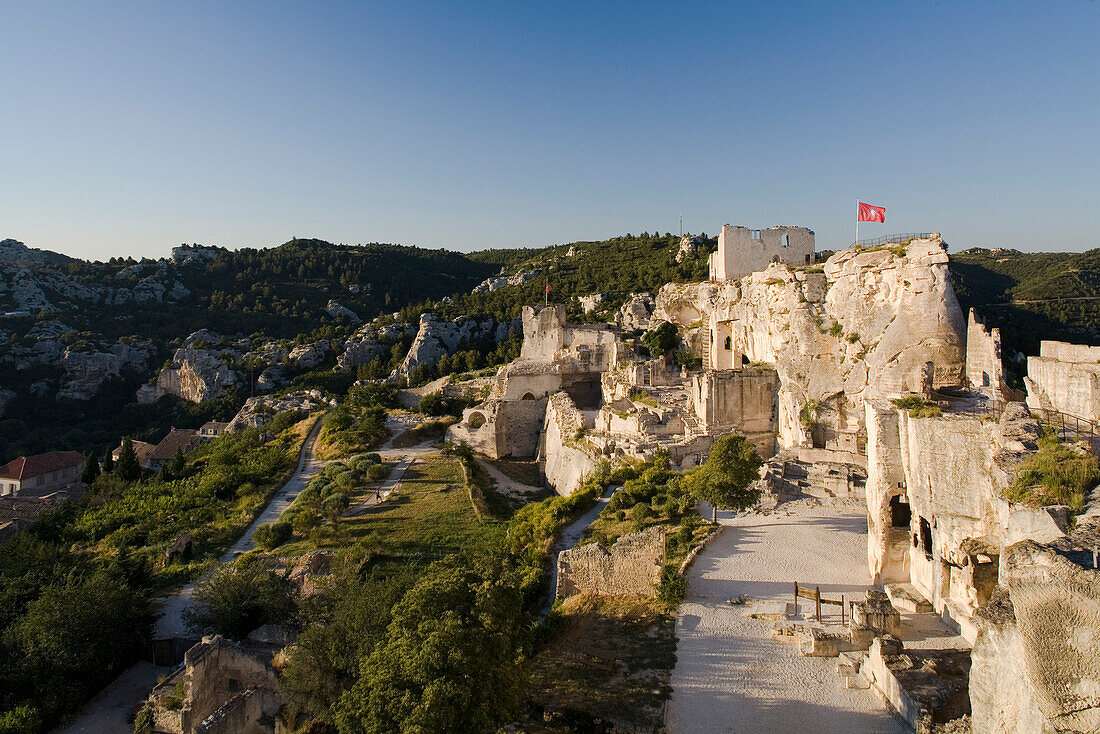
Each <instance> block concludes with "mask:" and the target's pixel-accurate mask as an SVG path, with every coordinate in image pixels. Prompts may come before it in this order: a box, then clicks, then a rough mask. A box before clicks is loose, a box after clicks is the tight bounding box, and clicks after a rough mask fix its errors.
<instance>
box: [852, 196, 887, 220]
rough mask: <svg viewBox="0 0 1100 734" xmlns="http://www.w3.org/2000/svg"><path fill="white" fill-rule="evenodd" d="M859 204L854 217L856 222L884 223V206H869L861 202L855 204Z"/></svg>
mask: <svg viewBox="0 0 1100 734" xmlns="http://www.w3.org/2000/svg"><path fill="white" fill-rule="evenodd" d="M857 203H858V204H859V212H858V214H857V215H856V221H857V222H885V221H886V207H884V206H872V205H871V204H864V203H863V202H862V201H860V202H857Z"/></svg>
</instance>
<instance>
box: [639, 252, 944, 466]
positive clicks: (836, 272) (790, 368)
mask: <svg viewBox="0 0 1100 734" xmlns="http://www.w3.org/2000/svg"><path fill="white" fill-rule="evenodd" d="M947 262H948V261H947V253H945V252H944V250H943V247H942V243H941V242H940V241H939V240H938V239H935V240H914V241H913V242H911V243H910V244H909V246H908V250H907V251H906V253H905V255H904V256H900V257H899V256H898V255H897V254H896V253H895V252H893V251H891V250H875V251H869V252H860V251H857V250H845V251H842V252H838V253H836V254H835V255H833V256H832V257H831V258H829V260H828V262H826V263H825V264H824V267H823V270H824V272H821V273H819V272H813V271H812V269H806V270H792V269H791V268H789V267H788V266H787V265H784V264H782V263H774V264H772V265H770V266H769V267H768V268H767V269H766V270H764V271H762V272H758V273H751V274H749V275H747V276H745V277H744V278H742V279H741V280H739V281H725V282H721V283H717V282H704V283H696V284H669V285H666V286H665V287H664V288H662V289H661V292H660V293H659V294H658V296H657V303H656V308H655V310H654V319H663V320H668V321H671V322H673V323H675V324H676V325H677V326H678V327H680V329H681V331H682V332H683V333H684V336H685V340H686V341H687V342H688V343H689V344H692V345H694V349H696V350H697V352H696V353H697V354H699V355H700V356H708V355H709V351H708V350H709V349H710V348H711V345H710V344H709V341H710V330H711V329H714V330H715V332H716V333H718V334H722V335H723V336H728V337H729V339H730V342H729V346H730V349H731V350H733V351H735V352H737V353H740V354H741V355H744V358H745V361H747V362H758V363H767V364H773V365H775V367H776V370H777V372H778V373H779V377H780V384H781V387H780V390H779V395H778V402H779V427H780V435H779V441H780V445H781V446H783V447H794V446H803V445H808V444H809V443H810V441H811V436H810V435H809V433H808V431H807V430H806V429H805V428H804V427H803V426H802V423H801V421H800V420H799V414H800V412H801V411H802V410H803V408H805V407H806V406H807V404H808V403H810V402H814V403H818V404H820V403H829V402H830V401H831V402H834V403H837V405H835V406H833V405H830V406H829V408H830V410H835V411H836V412H838V413H840V414H842V418H840V419H838V420H841V421H849V422H851V423H853V427H854V426H856V425H858V424H859V423H860V422H861V421H862V413H863V403H864V401H865V400H866V399H867V398H870V397H877V396H889V395H897V394H899V393H903V392H906V391H913V392H920V391H921V390H922V389H923V388H924V387H925V384H926V382H927V379H926V375H925V374H924V372H925V370H926V365H927V364H928V363H932V365H933V374H932V375H931V378H932V380H931V381H932V384H933V386H935V387H939V386H945V385H958V384H961V383H962V380H963V360H964V347H963V345H964V338H965V321H964V320H963V315H962V311H961V310H960V308H959V305H958V301H957V300H956V299H955V294H954V291H953V290H952V288H951V284H950V282H949V281H948V279H947ZM723 346H724V345H723V344H721V343H719V344H716V345H714V348H716V349H720V348H723Z"/></svg>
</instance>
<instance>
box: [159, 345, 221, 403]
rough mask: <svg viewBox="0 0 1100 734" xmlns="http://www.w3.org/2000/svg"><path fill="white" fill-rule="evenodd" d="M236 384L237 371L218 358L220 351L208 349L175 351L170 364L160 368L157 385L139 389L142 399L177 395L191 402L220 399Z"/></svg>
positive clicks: (184, 348) (185, 348) (181, 349)
mask: <svg viewBox="0 0 1100 734" xmlns="http://www.w3.org/2000/svg"><path fill="white" fill-rule="evenodd" d="M236 384H237V373H236V372H234V371H233V370H231V369H230V368H229V367H228V366H227V365H226V364H225V363H223V362H222V361H221V360H220V359H218V354H217V352H214V351H212V350H208V349H190V348H187V347H183V348H180V349H177V350H176V353H175V354H174V355H173V357H172V364H171V366H170V367H168V368H166V369H164V370H162V371H161V373H160V376H159V377H158V378H157V388H159V390H157V391H152V392H154V393H155V395H152V394H150V392H151V391H149V390H145V391H139V394H138V400H139V402H152V401H153V400H155V399H156V398H157V397H160V395H165V394H169V395H175V396H176V397H178V398H182V399H183V400H187V401H190V402H192V403H201V402H202V401H204V400H208V399H210V398H219V397H221V396H222V395H224V394H225V390H226V388H228V387H230V386H232V385H236Z"/></svg>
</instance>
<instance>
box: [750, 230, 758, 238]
mask: <svg viewBox="0 0 1100 734" xmlns="http://www.w3.org/2000/svg"><path fill="white" fill-rule="evenodd" d="M749 236H750V237H752V238H753V239H754V240H758V239H760V230H759V229H754V230H752V232H751V233H750V234H749Z"/></svg>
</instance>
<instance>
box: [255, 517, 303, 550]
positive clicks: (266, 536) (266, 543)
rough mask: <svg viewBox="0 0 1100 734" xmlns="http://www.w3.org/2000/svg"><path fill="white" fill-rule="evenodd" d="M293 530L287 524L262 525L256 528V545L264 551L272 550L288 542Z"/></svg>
mask: <svg viewBox="0 0 1100 734" xmlns="http://www.w3.org/2000/svg"><path fill="white" fill-rule="evenodd" d="M293 533H294V529H293V528H292V527H291V525H290V523H289V522H276V523H264V524H263V525H261V526H259V527H258V528H256V533H255V536H254V537H255V539H256V545H258V546H260V547H261V548H263V549H264V550H268V551H270V550H274V549H275V548H278V547H279V546H280V545H282V544H283V543H285V542H287V541H288V540H290V536H291V535H293Z"/></svg>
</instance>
